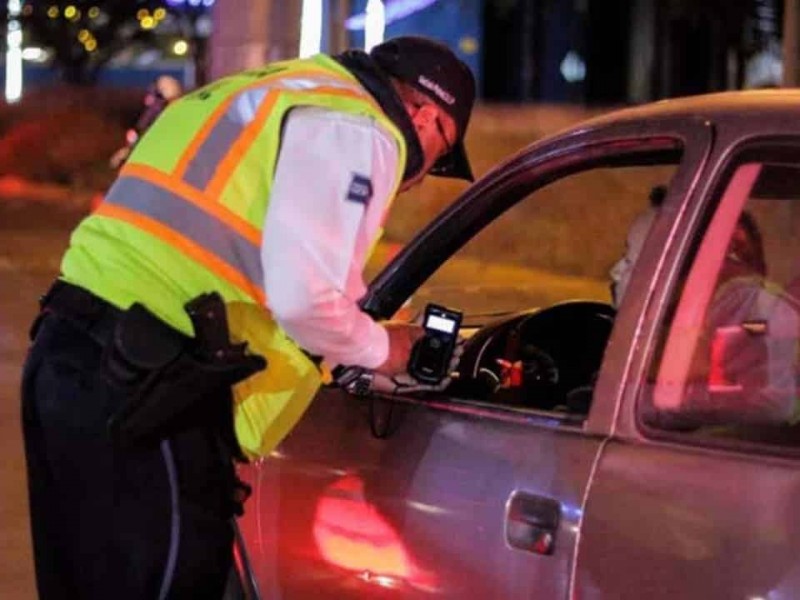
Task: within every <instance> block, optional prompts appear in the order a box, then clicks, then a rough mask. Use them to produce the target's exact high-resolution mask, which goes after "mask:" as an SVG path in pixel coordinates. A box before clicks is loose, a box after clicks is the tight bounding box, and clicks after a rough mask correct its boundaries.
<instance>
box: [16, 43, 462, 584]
mask: <svg viewBox="0 0 800 600" xmlns="http://www.w3.org/2000/svg"><path fill="white" fill-rule="evenodd" d="M474 94H475V88H474V80H473V77H472V74H471V73H470V71H469V69H468V67H467V66H466V65H465V64H464V63H463V62H462V61H460V60H459V59H458V58H457V57H456V56H455V55H454V54H453V53H452V52H451V51H450V50H449V49H448V48H447V47H445V46H443V45H441V44H439V43H437V42H434V41H431V40H428V39H423V38H417V37H401V38H395V39H393V40H390V41H388V42H386V43H384V44H381V45H379V46H377V47H375V48H374V49H373V50H372V52H371V53H369V54H366V53H363V52H361V51H349V52H346V53H344V54H342V55H339V56H335V57H329V56H325V55H318V56H315V57H313V58H310V59H304V60H292V61H287V62H281V63H275V64H270V65H267V66H266V67H264V68H263V69H257V70H253V71H247V72H243V73H239V74H236V75H233V76H230V77H226V78H224V79H221V80H219V81H216V82H214V83H212V84H210V85H209V86H206V87H204V88H202V89H199V90H197V91H194V92H192V93H189V94H187V95H184V96H183V97H181V98H179V99H177V100H175V101H174V102H172V103H170V105H169V106H168V107H167V108H166V109H165V111H164V112H163V113H162V114H161V116H160V117H159V118H158V119H157V120H156V122H155V123H154V124H153V125H152V127H150V129H149V130H148V131H147V132H146V133H145V135H144V136H143V137H142V139H141V140H139V142H138V144H137V145H136V147H135V148H134V150H133V152H132V153H131V155H130V157H129V159H128V160H127V162H126V163H125V166H124V167H123V169H122V170H121V172H120V175H119V178H118V179H117V181H116V182H115V184H114V185H113V186H112V188H111V190H110V191H109V193H108V195H107V197H106V199H105V201H104V202H103V203H102V204H101V205H100V206H99V207H98V209H97V210H96V211H95V212H94V213H93V214H92V215H91V216H89V217H88V218H86V219H85V220H84V221H83V222H82V223H81V224H80V225H79V226H78V227H77V229H76V230H75V231H74V233H73V235H72V238H71V241H70V246H69V249H68V250H67V252H66V254H65V256H64V258H63V261H62V264H61V276H60V277H59V279H58V281H57V282H56V283H55V284H54V285H53V287H52V288H51V289H50V290H49V291H48V293H47V294H46V295H45V296H44V297H43V299H42V311H41V313H40V315H39V317H38V318H37V320H36V322H35V323H34V326H33V328H32V332H31V334H32V340H33V344H32V347H31V350H30V353H29V355H28V359H27V361H26V364H25V371H24V375H23V426H24V433H25V443H26V456H27V464H28V478H29V491H30V508H31V520H32V531H33V541H34V554H35V561H36V572H37V584H38V589H39V594H40V596H41V597H42V598H44V599H49V598H103V599H106V598H112V597H113V598H117V599H119V598H128V597H130V598H166V597H170V598H178V597H180V598H183V597H186V598H204V597H212V598H214V597H220V596H221V594H222V590H223V587H224V583H225V579H226V576H227V574H228V571H229V568H230V563H231V556H230V555H231V552H230V550H231V542H232V531H231V526H230V517H231V515H232V514H234V513H236V512H237V511H239V510H240V509H241V506H240V505H241V500H242V495H241V493H239V492H241V490H242V486H241V485H239V484H238V482H237V481H236V478H235V475H234V471H233V467H232V461H231V459H232V458H235V457H240V458H241V457H242V454H244V456H247V457H253V456H262V455H265V454H267V453H268V452H269V451H270V449H271V448H272V447H274V445H275V444H277V443H278V441H279V440H280V438H281V437H282V436H283V435H285V433H286V432H288V431H289V430H290V429H291V427H292V425H293V424H294V423H295V422H296V421H297V419H298V418H299V417H300V415H301V414H302V412H303V410H304V409H305V407H306V406H307V405H308V402H309V401H310V399H311V398H312V397H313V395H314V393H315V392H316V390H317V387H318V385H319V381H320V372H319V369H318V367H317V364H318V361H315V360H313V359H312V357H322V358H323V359H324V362H325V364H329V365H332V366H333V365H338V364H347V365H360V366H363V367H366V368H370V369H374V370H376V372H379V373H383V374H386V375H389V376H391V375H394V374H399V373H402V372H404V371H405V365H406V363H407V361H408V357H409V353H410V348H411V346H412V344H413V342H414V341H415V340H416V339H417V337H418V336H419V335H420V331H419V329H418V328H416V327H414V326H411V325H383V324H378V323H375V322H373V321H372V319H370V318H369V317H368V316H367V315H366V314H364V313H362V312H361V311H360V310H359V307H358V305H357V301H358V299H359V298H360V297H361V296H362V294H363V293H364V290H365V286H364V282H363V278H362V275H361V271H362V268H363V265H364V263H365V261H366V259H367V256H368V252H369V250H370V248H371V247H372V246H373V244H374V242H375V241H376V239H377V238H378V236H379V234H380V231H381V225H382V223H383V221H384V219H385V217H386V214H387V210H388V208H389V204H390V202H391V200H392V199H393V198H394V197H395V195H396V194H397V193H398V192H400V191H403V190H405V189H407V188H409V187H410V186H412V185H414V184H415V183H417V182H419V181H420V180H421V179H422V178H423V177H424V176H425V175H426V174H427V173H431V174H435V175H440V176H445V177H456V178H463V179H468V180H471V178H472V173H471V170H470V166H469V163H468V161H467V157H466V153H465V150H464V145H463V137H464V132H465V130H466V128H467V123H468V121H469V117H470V113H471V110H472V105H473V100H474ZM265 365H266V368H264V367H265ZM232 406H233V407H234V408H233V409H232ZM234 431H235V436H234Z"/></svg>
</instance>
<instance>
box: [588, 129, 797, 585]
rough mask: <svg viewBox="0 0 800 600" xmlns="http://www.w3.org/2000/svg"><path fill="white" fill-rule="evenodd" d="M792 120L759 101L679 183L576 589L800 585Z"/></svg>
mask: <svg viewBox="0 0 800 600" xmlns="http://www.w3.org/2000/svg"><path fill="white" fill-rule="evenodd" d="M791 122H792V121H790V120H787V119H786V118H783V119H780V118H773V119H770V118H769V117H768V116H767V115H760V116H759V120H758V121H757V123H758V125H759V130H758V134H759V135H755V134H752V133H749V132H747V131H745V132H744V133H742V132H740V131H739V129H738V128H737V127H736V126H735V125H736V124H735V123H733V124H729V126H728V128H727V129H725V128H721V129H720V132H719V141H718V145H717V148H716V150H715V153H714V157H713V158H712V159H711V160H710V161H709V164H711V165H714V168H713V169H709V171H708V172H707V173H706V174H705V175H706V176H705V177H704V179H705V180H706V181H707V182H708V184H707V185H706V186H705V187H703V188H701V189H699V190H698V193H697V194H696V195H695V197H693V198H687V199H685V200H686V201H685V202H684V199H683V198H672V201H673V203H674V204H673V208H674V209H675V210H671V211H670V213H671V215H673V216H679V217H678V218H676V219H674V220H670V219H664V220H663V222H662V223H661V227H660V228H659V230H658V231H656V232H654V236H655V239H654V240H652V243H653V244H654V245H658V246H659V247H660V248H659V252H662V253H663V255H664V256H666V257H668V258H667V260H664V261H663V262H662V264H661V265H660V267H661V269H660V270H656V269H657V267H655V266H654V267H653V271H652V272H651V273H650V277H651V278H652V280H654V281H657V282H658V283H657V284H656V285H654V286H651V290H650V292H651V293H650V295H649V298H640V299H639V302H640V303H641V305H642V306H644V305H646V307H644V308H643V312H642V314H643V318H642V319H641V320H640V321H639V322H638V324H637V325H636V326H634V325H632V326H631V329H634V328H636V329H637V331H638V334H637V336H638V339H639V340H640V343H639V344H638V345H637V347H636V348H635V349H634V352H633V353H632V356H631V360H630V362H629V363H627V364H623V363H622V362H620V364H619V365H617V369H618V371H619V373H620V375H619V377H620V378H621V379H624V380H625V381H627V382H628V384H627V385H626V386H623V387H622V388H620V390H619V393H620V396H621V397H622V398H623V402H622V404H621V407H622V409H621V411H620V413H619V418H618V421H617V426H616V427H615V429H614V435H613V437H612V439H611V440H610V441H609V442H608V444H607V445H606V446H605V448H604V450H603V452H602V455H601V458H600V460H599V462H598V465H597V471H596V476H595V478H594V480H593V483H592V486H591V489H590V490H589V492H588V501H587V504H586V506H585V507H584V511H585V512H584V524H583V530H582V532H581V536H582V537H581V544H580V548H579V550H578V555H577V565H576V570H577V577H576V589H575V596H576V597H580V598H601V597H602V598H620V599H621V598H637V599H638V598H642V597H647V598H652V599H655V598H704V599H706V598H708V599H713V598H719V599H723V598H724V599H737V598H740V599H756V598H765V599H766V598H770V599H773V598H793V597H796V596H797V590H798V587H800V561H798V558H797V557H798V556H800V535H798V533H800V517H799V516H798V510H797V507H798V506H799V505H800V469H799V468H798V467H800V462H798V459H800V453H799V452H798V449H799V448H800V431H799V430H798V427H797V412H796V398H797V384H796V381H797V363H796V356H797V348H798V344H797V341H798V339H797V336H798V328H797V323H798V319H797V309H798V304H797V276H798V267H800V263H799V262H798V260H797V258H798V256H800V255H799V254H798V251H800V248H799V247H798V240H800V238H799V237H798V235H797V231H798V219H799V218H800V209H798V203H800V138H798V136H797V135H796V134H795V135H791V134H790V133H789V130H790V129H791V127H788V126H787V123H791ZM751 125H752V122H751ZM738 127H739V128H740V127H742V125H741V124H740V125H738ZM668 203H669V201H668ZM681 204H682V206H680V208H679V205H681ZM746 222H749V225H747V224H746ZM745 225H746V227H745ZM746 229H747V230H749V231H750V233H749V234H748V235H749V236H750V239H751V241H750V242H748V243H749V244H750V246H751V247H752V248H756V249H758V248H759V247H760V248H761V250H762V252H761V254H762V257H761V259H759V260H757V261H752V260H751V261H750V262H751V263H753V264H755V266H752V265H747V266H746V267H745V266H743V263H747V262H748V261H747V260H744V257H745V255H747V254H748V253H747V252H742V250H741V249H737V244H740V242H739V241H737V240H738V237H737V236H738V235H739V234H738V233H737V232H744V231H745V230H746ZM664 248H666V251H664V250H663V249H664ZM655 250H656V249H655V248H654V247H651V248H650V249H649V251H650V252H654V251H655ZM758 254H759V252H755V253H752V252H751V253H750V255H752V256H757V255H758ZM759 264H760V266H759ZM732 268H733V269H734V270H736V278H734V279H726V272H728V271H730V270H731V269H732ZM754 271H755V272H756V273H758V274H757V275H756V276H753V275H752V274H748V273H752V272H754ZM640 289H641V288H640ZM748 298H749V299H754V300H753V301H749V300H747V299H748ZM748 302H749V303H748ZM720 306H724V307H725V308H726V310H725V311H720V310H718V309H719V307H720ZM720 314H722V315H723V317H720V316H719V315H720ZM721 318H724V319H725V321H724V322H723V321H721V320H720V319H721ZM612 343H613V341H612ZM743 357H745V358H746V359H745V360H742V358H743ZM623 371H627V374H626V375H622V374H621V373H622V372H623ZM784 371H786V372H788V376H786V377H784V376H783V375H782V373H783V372H784Z"/></svg>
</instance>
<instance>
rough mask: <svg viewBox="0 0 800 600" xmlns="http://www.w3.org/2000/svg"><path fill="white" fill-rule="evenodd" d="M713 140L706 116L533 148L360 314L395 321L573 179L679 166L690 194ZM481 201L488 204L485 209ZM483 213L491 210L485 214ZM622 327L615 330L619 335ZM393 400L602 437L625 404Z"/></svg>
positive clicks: (430, 232)
mask: <svg viewBox="0 0 800 600" xmlns="http://www.w3.org/2000/svg"><path fill="white" fill-rule="evenodd" d="M711 139H712V133H711V126H710V123H709V121H708V120H707V119H705V118H703V117H702V116H699V115H691V116H682V117H670V118H665V119H662V120H659V121H657V122H653V123H643V122H641V121H637V120H634V121H629V122H623V123H614V124H612V125H608V126H603V127H599V128H597V129H591V128H587V129H585V130H582V131H578V132H575V133H573V135H568V136H562V137H558V138H555V139H551V140H545V141H544V142H541V143H535V144H533V145H531V146H529V147H528V148H527V149H525V150H523V151H521V152H520V153H518V154H517V155H515V156H513V157H512V158H510V159H509V160H507V161H506V162H504V163H502V164H500V165H499V166H498V167H496V168H495V169H493V170H492V171H491V172H490V173H489V174H487V175H486V176H485V177H484V178H482V179H481V180H480V181H479V182H478V183H476V184H475V185H474V186H472V187H471V188H469V189H468V190H467V191H466V192H465V193H464V194H463V195H462V196H461V197H459V198H457V199H456V200H455V201H454V202H453V203H452V204H451V205H450V206H449V207H448V208H447V209H445V210H444V211H443V212H442V214H441V215H439V216H438V217H437V218H436V219H434V221H432V222H431V223H430V224H429V225H428V226H427V227H425V228H424V229H423V230H422V231H421V232H420V233H419V234H418V235H417V236H416V237H415V238H414V240H412V242H410V243H409V244H408V245H407V246H406V247H405V248H403V250H401V252H400V253H398V255H397V256H396V257H395V258H394V259H393V260H392V261H391V262H390V263H389V264H388V265H387V266H386V267H384V269H383V270H382V271H381V272H380V273H379V274H378V275H377V276H376V277H375V278H374V279H373V281H372V283H371V284H370V286H369V289H368V292H367V294H366V295H365V296H364V298H363V299H362V302H361V306H362V308H363V309H364V310H365V312H367V313H369V314H371V315H372V316H373V317H374V318H376V319H382V318H389V316H390V315H392V314H394V313H395V312H396V310H397V309H399V308H400V306H401V305H402V303H403V302H405V300H407V299H408V297H410V296H411V295H412V294H413V293H414V292H415V291H416V290H417V289H418V288H419V286H421V285H422V284H423V283H424V282H425V281H426V280H427V278H428V277H429V276H430V275H431V274H432V273H434V272H435V271H436V270H437V269H438V268H439V267H440V266H441V265H442V264H444V263H445V262H446V260H448V259H449V258H450V257H451V256H452V255H453V254H455V252H457V251H458V250H459V249H460V248H461V247H463V245H464V244H466V243H467V242H468V241H469V240H470V239H472V237H473V236H474V235H476V234H477V233H478V232H479V231H480V230H482V229H483V228H484V227H486V226H487V225H489V224H490V223H491V222H493V221H494V220H495V219H496V218H497V217H499V216H500V215H502V214H504V213H505V211H506V210H508V209H509V208H511V207H512V206H514V205H516V204H517V203H518V202H520V201H522V200H524V199H525V198H527V197H528V196H530V195H531V194H532V193H534V192H535V191H536V190H537V189H540V188H542V187H544V186H546V185H548V184H550V183H552V182H554V181H557V180H559V179H562V178H564V177H567V176H569V175H572V174H574V173H577V172H583V171H588V170H591V169H594V168H599V167H604V166H608V167H611V166H621V167H623V166H637V165H646V164H662V165H666V164H674V165H675V166H676V171H675V174H674V175H673V180H674V181H675V182H676V186H675V187H676V189H678V191H677V192H675V193H677V194H679V193H683V192H685V191H687V190H690V189H691V188H692V187H693V186H694V185H695V184H696V179H697V174H698V172H699V171H700V170H701V169H702V166H703V163H704V161H705V159H706V158H707V156H708V152H709V148H710V146H711ZM667 151H668V152H677V154H678V156H677V159H676V160H675V161H673V162H670V161H666V160H662V161H660V162H658V161H653V160H650V161H649V162H648V161H641V160H634V158H635V157H639V159H641V157H643V156H646V155H648V156H651V157H652V156H654V155H656V154H657V153H658V152H667ZM482 194H485V195H486V196H485V197H484V198H483V200H482V201H481V195H482ZM481 209H485V210H484V212H481ZM465 214H466V215H467V216H468V217H469V218H468V219H466V221H467V223H468V227H464V226H463V225H462V227H461V229H462V236H461V237H458V236H456V237H455V239H453V236H452V235H443V231H445V232H446V230H447V228H448V227H454V224H456V223H463V222H464V220H465V219H464V215H465ZM465 232H466V233H465ZM431 241H435V242H438V246H439V252H440V253H441V255H440V256H437V257H436V261H435V265H434V266H432V267H431V268H429V269H424V270H423V269H420V268H419V263H420V257H421V256H422V255H424V257H425V260H426V261H427V260H430V257H431V252H430V251H429V249H427V247H426V244H427V243H429V242H431ZM423 247H425V248H426V249H425V250H424V251H422V250H421V248H423ZM409 271H410V272H411V273H417V274H419V273H421V275H419V276H418V278H417V281H416V283H415V284H413V285H409V284H408V278H404V277H401V276H400V274H403V273H406V272H409ZM400 280H402V283H404V284H406V285H405V287H406V289H405V292H403V293H398V290H402V289H403V287H402V286H394V287H393V284H396V283H397V282H398V281H400ZM616 327H617V326H616V324H615V329H616ZM612 335H613V332H612ZM605 363H606V359H605V358H604V360H603V365H602V366H601V370H600V377H599V379H598V386H597V387H596V390H595V394H597V390H598V389H600V387H601V385H602V384H603V381H604V380H605V381H606V384H605V387H606V388H607V387H608V381H609V376H608V375H605V376H604V374H603V372H604V370H605ZM616 376H617V373H614V375H613V377H616ZM387 398H392V399H394V400H399V401H401V402H410V403H413V404H425V405H427V406H430V407H436V408H440V409H444V410H448V411H452V412H465V413H469V414H474V415H477V416H481V417H490V418H494V419H499V420H513V421H524V422H526V423H540V424H545V425H549V426H551V427H552V426H553V425H555V426H559V427H560V426H568V427H569V428H570V429H572V428H575V429H579V430H583V431H585V432H588V433H594V432H597V433H600V434H603V435H605V434H606V433H607V432H608V431H610V429H611V428H612V423H613V419H612V418H611V415H613V414H616V411H617V410H618V406H619V399H618V398H616V397H615V398H614V399H613V400H611V399H610V400H609V401H608V402H604V403H603V404H604V406H600V407H598V406H597V405H598V404H600V403H598V402H593V403H592V408H591V409H590V411H589V415H588V416H586V417H584V416H580V417H578V418H576V417H575V416H574V415H565V414H559V413H556V412H552V411H537V410H535V409H529V408H515V407H510V406H505V405H498V404H490V403H484V402H480V401H475V400H469V399H460V398H451V397H448V396H445V395H442V396H441V397H439V396H437V398H435V399H432V398H430V397H403V398H399V397H396V396H394V397H387Z"/></svg>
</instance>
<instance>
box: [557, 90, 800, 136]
mask: <svg viewBox="0 0 800 600" xmlns="http://www.w3.org/2000/svg"><path fill="white" fill-rule="evenodd" d="M754 117H759V118H760V119H763V118H768V119H770V120H772V119H774V118H777V119H781V118H782V117H786V118H787V121H786V127H787V129H788V131H800V89H795V88H791V89H765V90H748V91H734V92H720V93H716V94H702V95H698V96H686V97H683V98H673V99H669V100H660V101H658V102H652V103H649V104H643V105H641V106H636V107H631V108H624V109H621V110H616V111H612V112H609V113H606V114H604V115H601V116H598V117H595V118H592V119H590V120H587V121H584V122H583V123H581V124H579V125H577V126H576V127H573V128H571V129H572V130H575V131H578V130H586V129H594V128H597V127H602V126H606V125H611V124H618V123H624V122H631V121H656V120H668V119H670V120H671V119H675V118H685V119H698V118H703V119H708V120H710V121H712V122H714V123H717V124H723V123H724V124H726V125H732V126H734V127H736V128H741V129H742V130H743V131H747V130H757V129H758V128H759V120H758V119H755V118H754ZM567 131H569V130H567ZM562 133H564V132H562Z"/></svg>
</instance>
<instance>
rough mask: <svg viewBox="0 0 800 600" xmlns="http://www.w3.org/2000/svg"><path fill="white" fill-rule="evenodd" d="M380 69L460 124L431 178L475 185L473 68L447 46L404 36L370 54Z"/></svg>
mask: <svg viewBox="0 0 800 600" xmlns="http://www.w3.org/2000/svg"><path fill="white" fill-rule="evenodd" d="M370 56H371V57H372V59H373V60H374V61H375V62H376V63H377V64H378V66H379V67H380V68H381V69H383V70H384V71H386V73H388V74H389V75H390V76H392V77H394V78H395V79H399V80H400V81H402V82H404V83H407V84H409V85H411V86H412V87H413V88H416V89H417V90H419V91H420V92H422V93H423V94H425V95H426V96H428V97H429V98H430V99H431V100H433V101H434V102H436V104H438V105H439V106H440V107H441V108H442V109H443V110H444V111H445V112H446V113H447V114H448V115H450V116H451V117H452V119H453V121H455V124H456V133H457V138H456V143H455V144H454V145H453V148H452V150H451V151H450V152H448V153H447V154H446V155H444V156H442V157H441V158H440V159H439V160H438V161H436V163H435V164H434V165H433V168H432V169H431V170H430V174H431V175H438V176H440V177H455V178H458V179H466V180H467V181H473V180H474V177H473V176H472V168H471V167H470V165H469V159H468V158H467V151H466V149H465V148H464V133H465V132H466V131H467V125H468V124H469V117H470V114H471V113H472V105H473V104H474V103H475V78H474V77H473V76H472V71H470V69H469V67H468V66H467V65H466V64H465V63H464V62H463V61H462V60H461V59H460V58H458V57H457V56H456V55H455V53H454V52H453V51H452V50H450V48H448V47H447V46H445V45H444V44H442V43H440V42H437V41H434V40H431V39H428V38H423V37H416V36H402V37H396V38H392V39H390V40H388V41H386V42H384V43H382V44H378V45H377V46H375V47H374V48H373V49H372V51H371V52H370Z"/></svg>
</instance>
